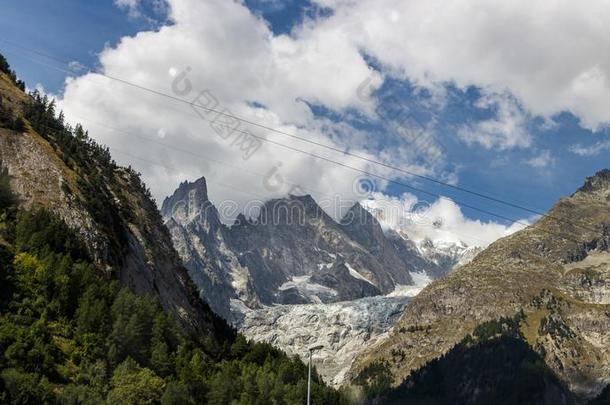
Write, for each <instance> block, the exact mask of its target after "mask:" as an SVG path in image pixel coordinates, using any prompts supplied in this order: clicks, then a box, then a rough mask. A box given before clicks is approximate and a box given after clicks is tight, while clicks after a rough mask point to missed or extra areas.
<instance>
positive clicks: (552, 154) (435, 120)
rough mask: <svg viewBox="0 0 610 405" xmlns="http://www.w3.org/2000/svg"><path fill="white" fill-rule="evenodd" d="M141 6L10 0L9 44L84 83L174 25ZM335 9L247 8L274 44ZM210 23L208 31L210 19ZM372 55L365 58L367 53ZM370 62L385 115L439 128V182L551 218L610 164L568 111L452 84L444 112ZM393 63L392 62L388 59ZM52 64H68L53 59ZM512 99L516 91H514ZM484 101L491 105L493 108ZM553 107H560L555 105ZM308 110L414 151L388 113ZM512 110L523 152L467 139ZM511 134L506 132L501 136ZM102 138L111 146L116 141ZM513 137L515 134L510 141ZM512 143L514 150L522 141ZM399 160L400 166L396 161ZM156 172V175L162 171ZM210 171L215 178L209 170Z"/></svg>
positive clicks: (26, 58)
mask: <svg viewBox="0 0 610 405" xmlns="http://www.w3.org/2000/svg"><path fill="white" fill-rule="evenodd" d="M136 3H137V8H135V6H134V8H132V9H130V8H129V7H128V6H124V7H119V6H117V4H115V3H114V2H113V1H111V0H103V1H96V2H90V1H77V0H58V1H53V2H49V1H45V0H24V1H17V0H9V1H6V2H4V3H3V4H2V6H1V13H0V39H2V40H7V41H10V42H14V43H18V44H20V45H22V46H24V47H29V48H33V49H37V50H41V51H43V52H44V53H47V54H50V55H53V56H55V57H56V58H59V59H61V60H69V61H78V62H80V63H82V64H83V65H84V66H85V67H86V68H85V70H83V71H82V72H79V73H78V75H81V74H84V73H85V71H87V70H93V71H94V70H96V69H98V68H99V67H100V66H99V61H98V54H99V52H101V51H102V50H103V49H104V48H105V47H106V46H108V47H110V48H113V47H115V46H116V44H117V42H118V41H119V39H120V38H122V37H124V36H134V35H135V34H137V33H138V32H141V31H150V30H153V31H154V30H157V29H159V27H161V26H163V25H167V24H170V23H169V22H168V21H167V20H166V18H167V15H165V13H164V11H163V10H159V8H158V7H157V8H155V7H154V4H153V3H151V2H147V1H144V2H135V3H134V4H136ZM329 3H330V6H329V7H326V6H324V5H320V4H324V2H319V4H318V3H312V2H309V1H296V0H289V1H283V2H280V1H277V0H246V1H245V6H247V7H248V9H249V11H250V12H251V13H252V14H253V15H255V16H259V17H260V18H262V19H264V21H265V23H266V24H267V26H268V27H269V29H270V31H271V32H272V34H273V35H274V36H276V37H278V38H281V36H282V35H284V36H287V37H289V36H291V35H293V31H294V30H295V29H300V28H302V24H304V22H305V24H307V23H308V22H309V23H311V22H312V21H313V22H314V23H312V24H314V25H315V22H317V21H325V19H327V18H328V17H329V16H331V15H333V13H335V12H336V10H334V11H333V7H334V8H337V7H340V6H337V5H336V4H334V3H335V2H332V1H331V2H329ZM201 23H202V24H206V22H205V21H202V22H201ZM320 25H322V23H320ZM294 35H299V34H294ZM405 41H407V39H405ZM0 51H1V52H2V53H3V54H5V56H7V58H8V59H9V61H10V63H11V65H12V66H13V67H14V68H15V70H16V71H17V72H18V74H19V76H20V77H22V78H23V79H24V80H25V81H26V83H27V84H28V86H29V87H33V86H35V85H39V84H40V85H42V86H43V87H44V89H45V90H46V91H48V92H50V93H54V94H59V95H62V93H63V92H64V80H65V78H66V74H65V73H62V72H58V71H55V70H53V69H49V67H47V66H42V65H40V64H38V63H35V62H33V61H32V55H28V54H27V53H24V51H23V50H20V49H16V48H14V47H13V46H12V45H10V44H7V43H5V42H2V41H0ZM362 52H363V54H364V53H366V50H363V51H362ZM366 56H367V58H366V60H367V63H369V66H370V68H372V69H375V70H376V71H379V72H380V74H381V75H383V77H384V80H385V81H384V82H383V85H381V86H380V87H378V88H376V89H375V91H374V92H373V94H372V98H373V99H374V100H375V102H377V103H378V105H379V107H381V109H384V108H396V107H397V106H398V107H399V108H400V109H404V110H405V111H408V112H409V114H413V116H414V117H417V119H418V120H419V121H421V122H422V123H423V125H429V126H430V128H432V129H433V132H434V137H436V138H437V140H438V142H439V144H440V145H442V148H443V156H442V159H443V162H442V163H443V164H442V165H441V166H442V167H440V168H438V170H436V171H435V172H434V173H433V174H432V177H435V178H442V179H451V178H457V179H458V180H457V184H458V185H459V186H462V187H465V188H469V189H472V190H475V191H477V192H480V193H484V194H489V195H491V196H494V197H497V198H500V199H505V200H507V201H511V202H515V203H518V204H522V205H526V206H528V207H531V208H534V209H536V210H540V211H546V210H547V209H548V208H549V207H550V206H551V205H552V204H553V203H554V202H556V201H557V200H558V198H560V197H561V196H564V195H569V194H571V193H572V192H573V191H575V189H576V188H577V187H579V186H580V185H581V184H582V182H583V180H584V178H585V177H586V176H589V175H592V174H594V173H595V172H596V171H597V170H600V169H602V168H604V167H608V166H610V161H609V159H608V155H607V151H605V152H604V151H602V152H601V153H597V154H591V153H590V154H589V155H587V156H583V155H582V154H581V155H579V154H576V153H573V152H572V151H571V148H573V147H574V145H580V146H583V147H587V146H592V145H595V144H596V143H599V142H605V141H607V140H608V134H607V133H606V132H605V130H604V129H603V125H599V126H598V127H597V128H596V129H597V130H596V131H592V130H590V129H585V128H583V127H582V126H581V125H582V121H580V119H581V118H582V117H579V116H577V115H575V114H572V113H569V112H561V109H560V108H558V109H557V111H556V112H555V113H551V114H547V116H546V117H544V118H543V117H542V116H541V114H539V110H541V108H540V107H539V105H540V104H542V105H544V103H539V104H538V105H536V106H535V107H534V108H530V106H529V105H528V103H527V100H525V101H524V100H522V99H520V98H519V97H516V96H514V97H513V96H512V95H509V96H507V95H505V94H503V93H500V94H498V93H495V94H494V95H493V96H492V97H490V98H485V95H484V93H485V92H486V90H484V87H483V86H478V85H477V84H476V83H473V84H472V85H464V83H460V84H459V85H455V84H453V83H451V82H443V84H442V93H443V101H442V103H441V104H442V105H441V106H439V104H438V100H436V99H435V93H434V92H433V91H426V90H425V89H424V90H423V91H422V88H421V87H418V86H417V85H415V83H416V82H417V79H415V78H414V79H413V80H411V78H410V77H405V75H403V74H395V71H396V69H395V67H391V68H390V67H388V63H389V62H387V61H379V60H378V59H377V58H376V57H373V56H371V57H368V55H366ZM34 59H38V61H39V60H40V58H34ZM388 60H391V58H389V57H388ZM47 63H50V64H52V65H58V64H57V63H54V62H50V61H47ZM245 68H247V66H246V67H245ZM482 89H483V90H482ZM508 91H509V92H510V91H511V88H509V89H508ZM515 92H518V91H515ZM485 94H486V93H485ZM494 97H495V98H494ZM481 100H487V101H488V102H487V104H486V103H485V101H483V102H482V101H481ZM549 100H550V101H553V102H554V100H553V99H552V98H549ZM255 101H256V102H258V101H259V100H255ZM307 104H308V106H309V108H311V110H312V111H313V114H314V116H315V117H316V118H317V119H328V120H329V121H331V122H334V123H336V124H342V123H345V124H349V126H350V128H352V130H353V131H354V132H358V131H363V132H366V133H367V134H368V136H370V137H371V139H374V142H368V143H367V144H366V146H365V147H364V149H365V150H366V151H367V152H370V153H371V154H373V155H375V153H376V152H378V151H382V150H383V151H389V152H392V148H394V147H397V148H398V147H402V148H408V147H409V145H408V143H406V144H405V142H404V139H402V138H401V137H400V134H399V133H397V129H396V128H397V126H396V125H397V123H396V122H393V120H392V119H384V118H383V117H380V116H379V114H378V113H373V115H368V116H367V115H366V114H363V113H362V112H361V111H360V112H359V111H357V109H353V108H345V109H341V110H339V111H338V110H336V109H333V108H332V107H331V106H328V105H324V104H323V103H318V102H316V101H314V100H307ZM260 105H261V106H265V103H262V102H261V104H260ZM503 107H506V109H507V110H506V111H507V114H508V115H507V119H508V120H509V122H503V123H502V124H505V125H513V124H514V122H515V121H518V122H517V123H518V127H516V129H515V130H516V131H523V137H527V140H523V139H521V140H519V139H517V140H516V141H515V142H517V143H518V142H521V143H522V144H521V145H519V144H518V145H517V146H515V145H509V146H506V145H503V144H502V143H503V142H509V141H507V140H505V139H504V138H501V139H500V140H497V142H496V141H490V142H491V143H492V144H487V145H485V141H484V140H483V141H481V136H483V135H485V134H484V133H483V134H482V135H481V133H479V135H477V136H479V138H476V137H474V138H469V139H471V140H470V141H467V140H465V139H466V138H467V137H468V136H470V135H468V134H466V132H467V131H466V130H465V128H470V129H471V130H472V132H473V133H477V131H476V129H477V128H479V129H480V128H483V132H484V130H485V128H487V129H489V128H490V127H489V126H486V125H487V124H483V125H480V124H481V123H485V122H486V121H489V122H488V124H489V125H497V123H498V121H501V120H500V119H499V118H498V117H499V116H500V115H501V114H502V112H503V111H504V110H500V109H501V108H503ZM542 110H544V108H542ZM581 115H582V114H581ZM549 122H550V123H551V124H549ZM584 126H586V125H584ZM493 128H497V127H493ZM90 131H91V132H92V133H93V134H94V136H95V133H96V130H95V128H90ZM465 131H466V132H465ZM508 131H510V127H509V129H508ZM347 132H349V131H347ZM398 132H399V130H398ZM459 134H463V135H459ZM504 135H506V134H502V135H501V136H504ZM347 136H349V135H347ZM499 136H500V135H499ZM101 138H102V141H103V140H104V139H106V138H104V137H101ZM509 138H510V136H508V137H507V138H506V139H509ZM473 139H475V140H473ZM476 139H478V140H476ZM510 139H511V141H510V142H512V141H513V140H514V139H513V138H510ZM494 142H495V143H494ZM111 146H114V145H111ZM367 148H368V149H367ZM119 160H120V159H119ZM392 162H393V164H396V160H393V161H392ZM527 162H529V164H528V163H527ZM134 165H135V166H136V167H137V165H138V163H137V162H134ZM150 170H151V173H152V169H150ZM143 172H144V173H145V178H147V180H148V181H149V182H152V183H153V184H151V186H152V188H153V189H155V187H159V189H160V191H159V195H164V194H166V193H167V190H166V188H167V186H165V187H162V186H158V185H157V184H155V183H154V182H155V180H154V179H155V177H154V176H153V175H152V174H150V175H149V176H147V175H146V173H148V172H147V170H146V169H144V170H143ZM202 172H204V173H202V174H207V175H210V173H207V172H205V170H202ZM408 182H409V184H412V185H413V186H415V187H418V188H422V189H425V190H429V191H430V192H432V193H439V194H443V195H446V196H449V197H451V198H453V199H456V200H459V201H463V202H465V203H467V204H471V205H476V206H480V207H482V208H484V209H487V210H491V211H496V212H501V213H502V214H503V215H505V216H508V217H514V218H526V217H529V216H530V214H529V213H527V212H523V211H519V210H516V209H512V208H508V207H505V206H501V205H498V204H493V203H490V202H489V201H485V200H481V199H480V198H475V197H473V196H471V195H468V194H463V193H459V192H455V191H454V190H451V189H447V188H446V187H442V186H438V185H434V184H431V183H429V182H426V181H423V180H412V179H411V180H408ZM404 191H409V192H412V193H413V194H415V195H417V196H418V197H420V198H421V199H425V200H430V199H431V197H429V196H426V195H425V194H421V193H417V192H413V191H412V190H405V189H404V188H401V187H400V186H396V185H391V186H389V188H388V190H386V192H387V193H389V194H391V195H399V194H401V193H402V192H404ZM463 211H464V213H465V214H466V215H467V216H468V217H470V218H477V219H483V220H486V221H487V220H495V221H498V222H502V221H499V220H498V219H497V218H492V217H490V216H488V215H485V214H482V213H480V212H476V211H472V210H469V209H467V208H464V209H463Z"/></svg>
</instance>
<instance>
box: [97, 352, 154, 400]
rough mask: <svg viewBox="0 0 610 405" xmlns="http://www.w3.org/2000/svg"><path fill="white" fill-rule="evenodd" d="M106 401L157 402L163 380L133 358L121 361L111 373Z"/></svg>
mask: <svg viewBox="0 0 610 405" xmlns="http://www.w3.org/2000/svg"><path fill="white" fill-rule="evenodd" d="M111 386H112V389H111V391H110V393H109V394H108V402H110V403H112V404H121V405H122V404H124V405H133V404H157V403H160V401H161V397H162V395H163V393H164V390H165V382H164V381H163V379H162V378H160V377H158V376H157V375H156V374H155V373H153V372H152V371H151V370H149V369H147V368H142V367H140V366H139V365H138V364H137V363H136V362H135V361H134V360H133V359H131V358H128V359H127V360H125V361H124V362H123V363H121V364H120V365H119V366H118V367H117V368H116V369H115V370H114V373H113V375H112V380H111Z"/></svg>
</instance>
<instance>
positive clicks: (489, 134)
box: [458, 94, 532, 150]
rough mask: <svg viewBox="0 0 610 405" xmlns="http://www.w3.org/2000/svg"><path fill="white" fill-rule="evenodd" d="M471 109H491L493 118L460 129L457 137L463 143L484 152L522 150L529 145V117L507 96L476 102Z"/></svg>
mask: <svg viewBox="0 0 610 405" xmlns="http://www.w3.org/2000/svg"><path fill="white" fill-rule="evenodd" d="M475 106H476V107H478V108H480V109H492V110H494V111H495V116H494V118H491V119H487V120H482V121H478V122H476V123H474V124H471V125H466V126H463V127H462V128H460V129H459V131H458V136H459V137H460V138H461V139H462V140H464V141H465V142H466V143H468V144H473V143H478V144H480V145H482V146H483V147H485V148H486V149H492V148H497V149H500V150H505V149H512V148H516V147H522V148H524V147H528V146H530V145H531V144H532V137H531V135H530V133H529V132H528V130H527V122H528V119H529V117H528V116H527V114H526V113H525V112H524V111H523V110H522V109H521V107H520V106H519V104H518V103H517V101H516V100H515V99H514V98H513V97H511V96H510V95H508V94H488V95H484V96H483V97H481V98H479V99H478V100H477V102H476V103H475Z"/></svg>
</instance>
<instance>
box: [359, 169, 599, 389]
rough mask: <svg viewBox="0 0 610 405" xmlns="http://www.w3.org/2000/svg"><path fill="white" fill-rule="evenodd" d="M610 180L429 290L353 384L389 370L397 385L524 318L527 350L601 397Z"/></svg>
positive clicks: (366, 356) (595, 181) (366, 358)
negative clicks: (494, 328) (369, 371)
mask: <svg viewBox="0 0 610 405" xmlns="http://www.w3.org/2000/svg"><path fill="white" fill-rule="evenodd" d="M609 180H610V171H608V170H604V171H602V172H600V173H598V174H597V175H596V176H593V177H591V178H588V179H587V181H586V182H585V185H584V186H583V187H581V188H580V189H579V190H578V191H577V192H576V193H575V194H573V195H572V196H570V197H569V198H564V199H562V200H560V201H559V202H558V203H557V204H556V205H555V206H554V207H553V208H552V209H551V210H550V211H549V213H548V215H547V216H546V217H543V218H541V219H540V220H539V221H538V222H537V223H536V224H534V225H532V226H530V227H528V228H526V229H524V230H522V231H520V232H517V233H515V234H513V235H511V236H508V237H505V238H503V239H501V240H498V241H496V242H495V243H493V244H491V245H490V246H489V247H488V248H487V249H485V250H484V251H483V252H481V253H479V254H478V255H477V256H476V257H475V258H474V259H473V260H472V262H470V263H469V264H466V265H463V266H461V267H460V268H458V269H457V270H455V271H454V272H452V273H450V274H449V275H447V276H446V277H445V278H442V279H439V280H436V281H434V282H433V283H431V284H430V285H429V286H428V287H426V288H425V289H424V290H423V291H422V292H421V293H420V294H419V295H418V296H417V297H415V298H414V299H413V301H412V302H411V303H410V304H409V306H407V308H406V310H405V312H404V313H403V315H402V316H401V318H400V320H399V321H398V322H397V324H396V326H395V327H394V328H393V331H392V332H391V333H390V335H389V336H388V337H387V339H385V340H383V341H382V342H380V343H378V344H376V345H374V346H372V347H370V348H368V349H367V350H366V351H365V352H364V353H362V354H361V355H360V356H359V357H358V358H357V359H356V361H355V362H354V365H353V367H352V370H351V371H350V374H349V375H350V378H353V377H355V376H356V375H358V373H359V371H360V370H362V369H363V368H364V367H366V365H368V364H371V363H373V362H379V361H387V362H388V364H389V365H390V368H391V372H392V374H393V377H394V380H395V383H396V384H398V383H400V382H401V381H403V380H404V379H405V378H406V377H407V376H408V375H410V374H411V373H412V371H414V370H416V369H417V368H419V367H421V366H422V365H424V364H426V363H427V362H429V361H430V360H432V359H435V358H439V357H440V356H442V355H443V354H445V353H447V352H448V351H449V350H450V349H451V348H452V347H453V346H455V345H456V344H457V343H458V342H460V341H461V340H462V339H463V338H464V337H466V336H467V335H469V334H472V333H473V330H474V328H475V327H476V326H477V325H479V324H481V323H483V322H485V321H489V320H493V319H498V318H499V317H502V316H507V317H512V316H514V315H515V314H516V313H518V312H519V311H523V312H524V314H525V319H524V321H523V322H522V323H521V332H522V334H523V336H524V339H525V340H526V341H527V343H528V344H529V345H530V346H531V347H532V348H533V349H534V350H536V351H537V352H538V353H539V354H540V355H541V356H542V357H543V358H544V359H545V362H546V363H547V365H548V366H549V367H550V368H551V369H552V370H553V371H554V372H555V373H556V374H557V375H558V376H559V377H560V379H561V380H562V381H563V382H564V383H565V384H566V385H567V387H569V389H570V390H571V391H572V392H573V393H575V394H576V395H577V396H579V397H581V398H589V397H593V396H595V395H597V394H598V393H599V392H600V391H601V390H602V389H603V387H604V386H606V385H607V384H608V383H609V382H610V345H609V344H608V343H610V342H609V338H608V336H610V334H609V333H608V331H609V330H610V329H608V326H610V325H609V323H610V307H609V306H608V305H609V301H608V283H609V281H610V280H609V278H608V275H609V270H608V269H609V266H610V254H609V253H608V246H609V241H610V226H609V225H610V199H609V198H608V196H609V195H610V181H609ZM398 352H400V353H401V354H402V356H401V360H400V361H398V360H397V359H396V358H393V356H392V353H398Z"/></svg>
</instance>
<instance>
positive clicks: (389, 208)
mask: <svg viewBox="0 0 610 405" xmlns="http://www.w3.org/2000/svg"><path fill="white" fill-rule="evenodd" d="M361 204H362V205H363V206H365V207H366V208H367V209H368V210H370V211H371V212H373V213H374V215H375V217H376V218H377V219H378V220H379V222H380V223H381V225H382V227H384V228H385V229H394V230H397V231H401V232H404V233H406V234H407V235H408V236H409V238H410V239H412V240H414V241H416V242H421V241H422V240H424V239H426V238H427V239H430V240H432V241H433V242H452V243H459V242H464V243H466V244H467V245H469V246H480V247H487V245H489V244H490V243H491V242H493V241H495V240H497V239H499V238H501V237H504V236H508V235H510V234H512V233H514V232H516V231H518V230H520V229H523V228H524V227H525V225H524V224H529V223H530V222H531V221H530V220H528V219H521V220H520V221H518V222H515V223H513V224H511V225H502V224H498V223H496V222H483V221H479V220H472V219H469V218H467V217H465V216H464V214H463V213H462V210H461V209H460V206H459V205H457V204H456V203H455V202H453V201H452V200H451V199H449V198H442V199H437V200H436V201H433V202H430V203H429V202H426V201H421V200H418V199H417V197H415V196H413V195H412V194H409V193H405V194H403V195H402V196H401V197H390V196H387V195H384V194H383V193H374V195H373V198H372V199H368V200H364V201H362V202H361Z"/></svg>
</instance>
